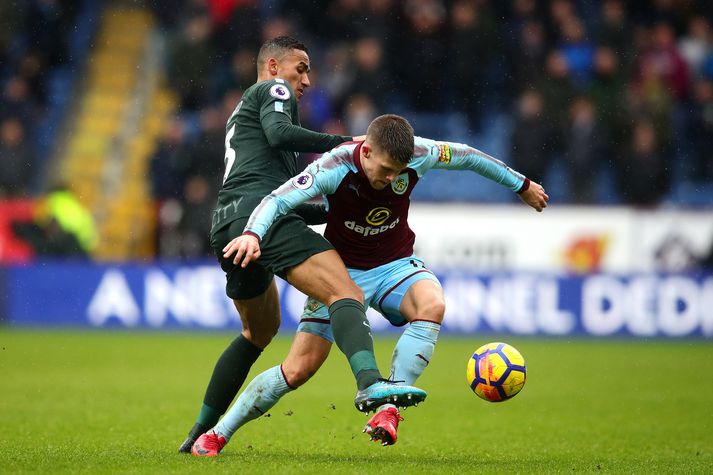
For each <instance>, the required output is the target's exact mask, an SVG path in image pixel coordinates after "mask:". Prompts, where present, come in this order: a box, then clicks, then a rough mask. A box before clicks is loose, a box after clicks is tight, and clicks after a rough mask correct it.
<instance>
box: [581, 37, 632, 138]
mask: <svg viewBox="0 0 713 475" xmlns="http://www.w3.org/2000/svg"><path fill="white" fill-rule="evenodd" d="M625 81H626V78H625V76H624V73H623V71H622V70H621V66H620V64H619V57H617V55H616V52H615V51H614V50H613V49H612V48H611V47H609V46H600V47H599V48H597V50H596V52H595V53H594V75H593V77H592V83H591V86H590V88H589V90H588V95H589V96H590V97H591V98H592V100H593V101H594V105H595V107H596V109H597V115H598V117H599V121H600V123H601V125H602V127H603V131H604V132H605V133H606V135H607V136H608V137H609V138H610V139H611V141H612V142H613V143H614V144H618V143H621V142H623V140H624V135H625V124H626V114H625V108H624V107H622V104H624V102H625V97H626V96H625V86H626V84H625Z"/></svg>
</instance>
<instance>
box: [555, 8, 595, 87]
mask: <svg viewBox="0 0 713 475" xmlns="http://www.w3.org/2000/svg"><path fill="white" fill-rule="evenodd" d="M560 36H561V37H562V43H561V45H560V48H559V50H560V52H561V53H562V56H563V57H564V60H565V61H566V62H567V70H568V71H569V75H570V77H571V78H572V83H573V84H574V85H576V86H577V88H578V89H579V90H583V89H585V88H586V87H587V86H589V83H590V79H591V75H592V69H593V65H594V46H593V45H592V44H591V43H590V42H589V41H588V40H587V37H586V30H585V27H584V24H583V23H582V22H581V21H580V19H579V18H577V17H574V16H572V17H569V18H565V19H563V20H562V23H561V32H560Z"/></svg>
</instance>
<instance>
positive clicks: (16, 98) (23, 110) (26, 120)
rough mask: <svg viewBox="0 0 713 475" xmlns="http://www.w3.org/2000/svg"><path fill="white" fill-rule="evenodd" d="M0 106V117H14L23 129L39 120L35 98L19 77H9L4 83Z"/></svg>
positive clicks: (38, 108) (38, 109)
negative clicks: (18, 120)
mask: <svg viewBox="0 0 713 475" xmlns="http://www.w3.org/2000/svg"><path fill="white" fill-rule="evenodd" d="M0 104H2V109H0V117H9V116H11V117H16V118H18V119H20V121H22V125H23V126H24V127H25V128H28V127H32V125H34V124H36V123H37V122H38V121H39V120H40V106H39V104H38V101H37V98H35V97H32V95H31V94H30V88H29V86H28V84H27V81H26V80H25V79H24V78H23V77H22V76H20V75H16V76H13V77H11V78H10V79H9V80H8V81H7V83H5V87H4V89H3V95H2V99H0Z"/></svg>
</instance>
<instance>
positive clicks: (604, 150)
mask: <svg viewBox="0 0 713 475" xmlns="http://www.w3.org/2000/svg"><path fill="white" fill-rule="evenodd" d="M568 123H569V127H568V129H567V132H566V136H565V151H564V159H565V163H566V164H567V168H568V172H569V173H568V175H569V177H568V183H567V184H568V187H569V201H571V202H573V203H582V204H593V203H595V201H596V186H597V178H598V176H599V172H600V168H601V164H602V162H603V161H604V159H605V157H607V156H608V155H609V140H608V137H606V136H605V133H604V130H603V129H602V127H601V126H600V124H599V122H598V121H597V115H596V109H595V107H594V104H593V103H592V101H591V100H590V99H589V98H587V97H585V96H579V97H577V98H576V99H575V100H574V101H573V102H572V106H571V107H570V110H569V122H568Z"/></svg>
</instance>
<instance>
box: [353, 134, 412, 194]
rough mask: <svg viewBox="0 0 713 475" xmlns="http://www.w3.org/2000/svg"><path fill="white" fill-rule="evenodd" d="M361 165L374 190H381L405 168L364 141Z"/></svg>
mask: <svg viewBox="0 0 713 475" xmlns="http://www.w3.org/2000/svg"><path fill="white" fill-rule="evenodd" d="M361 167H362V168H363V169H364V174H365V175H366V178H367V180H369V184H370V185H371V187H372V188H374V189H375V190H383V189H384V188H386V187H387V186H388V185H390V184H391V182H392V181H394V180H395V179H396V177H397V176H399V175H400V174H401V172H403V171H404V168H406V167H405V166H404V165H402V164H401V162H398V161H397V160H394V159H392V158H391V157H390V156H389V155H388V154H387V153H384V152H381V151H377V150H376V149H374V148H372V147H370V146H369V145H368V144H367V143H364V145H362V148H361Z"/></svg>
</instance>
